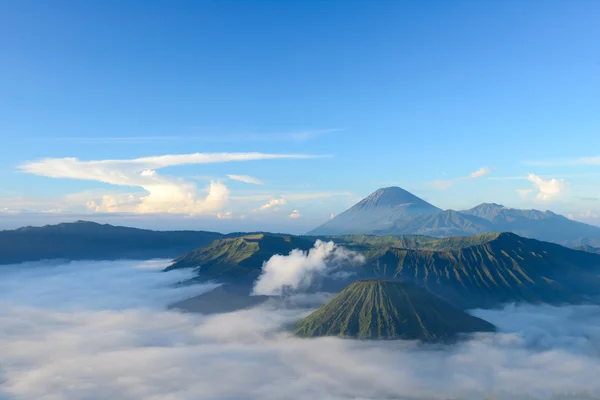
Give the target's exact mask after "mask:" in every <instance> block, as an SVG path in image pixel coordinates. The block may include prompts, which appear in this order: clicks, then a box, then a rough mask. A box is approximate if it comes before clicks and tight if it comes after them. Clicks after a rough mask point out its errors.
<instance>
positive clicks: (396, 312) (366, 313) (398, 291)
mask: <svg viewBox="0 0 600 400" xmlns="http://www.w3.org/2000/svg"><path fill="white" fill-rule="evenodd" d="M494 330H495V327H494V325H492V324H490V323H489V322H487V321H484V320H482V319H479V318H477V317H474V316H472V315H469V314H467V313H466V312H464V311H462V310H460V309H458V308H456V307H453V306H452V305H450V304H448V303H447V302H445V301H444V300H442V299H440V298H439V297H437V296H435V295H434V294H432V293H431V292H429V291H428V290H426V289H424V288H422V287H420V286H419V285H416V284H414V283H410V282H401V281H390V280H366V281H358V282H354V283H353V284H351V285H350V286H348V287H347V288H346V289H344V290H342V291H341V292H340V293H338V294H337V295H336V296H335V297H333V298H332V299H331V300H329V301H328V302H327V303H325V304H324V305H322V306H321V307H320V308H318V309H317V310H316V311H314V312H313V313H312V314H310V315H309V316H307V317H306V318H304V319H302V320H301V321H299V322H298V323H297V324H296V327H295V329H294V333H295V334H296V335H297V336H301V337H317V336H341V337H346V338H358V339H405V340H421V341H427V342H429V341H448V340H454V339H456V338H457V336H458V335H460V334H464V333H473V332H493V331H494Z"/></svg>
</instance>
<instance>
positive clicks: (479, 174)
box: [469, 167, 492, 179]
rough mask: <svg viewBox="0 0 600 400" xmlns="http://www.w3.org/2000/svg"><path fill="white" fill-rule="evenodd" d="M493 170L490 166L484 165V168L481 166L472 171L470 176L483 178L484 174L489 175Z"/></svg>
mask: <svg viewBox="0 0 600 400" xmlns="http://www.w3.org/2000/svg"><path fill="white" fill-rule="evenodd" d="M491 172H492V170H491V169H490V168H488V167H482V168H479V169H478V170H477V171H475V172H471V173H470V174H469V178H471V179H476V178H481V177H482V176H485V175H488V174H490V173H491Z"/></svg>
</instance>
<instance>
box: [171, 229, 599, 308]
mask: <svg viewBox="0 0 600 400" xmlns="http://www.w3.org/2000/svg"><path fill="white" fill-rule="evenodd" d="M315 239H316V237H296V236H288V235H269V234H258V235H249V236H242V237H238V238H230V239H223V240H218V241H215V242H213V243H212V244H211V245H209V246H206V247H204V248H201V249H198V250H195V251H193V252H190V253H187V254H184V255H183V256H181V257H180V258H178V259H177V260H175V262H174V264H173V265H172V266H171V267H169V269H173V268H186V267H187V268H190V267H198V266H200V268H199V270H198V279H200V280H206V279H216V280H219V281H222V282H230V283H240V282H248V281H252V280H254V279H256V277H258V275H259V273H260V269H261V268H262V265H263V262H264V261H266V260H268V259H269V258H270V257H271V256H272V255H274V254H288V253H289V252H290V251H291V250H292V249H295V248H300V249H302V250H308V249H310V248H311V247H312V245H313V244H314V241H315ZM330 239H331V240H333V241H335V242H337V243H339V244H343V245H344V246H345V247H347V248H348V249H350V250H354V251H358V252H360V253H362V254H363V255H364V256H365V257H366V260H367V261H366V263H365V264H364V265H362V266H359V267H352V272H354V273H355V275H354V277H353V278H352V279H353V280H356V279H361V278H387V279H402V280H406V281H413V282H417V283H419V284H421V285H423V286H425V287H426V288H428V289H429V290H430V291H432V292H433V293H435V294H437V295H439V296H441V297H443V298H444V299H446V300H447V301H450V302H451V303H452V304H454V305H456V306H459V307H461V308H477V307H495V306H498V305H500V304H502V303H506V302H531V303H542V302H544V303H552V304H560V303H574V304H575V303H584V302H586V301H587V300H588V296H595V295H598V294H599V293H600V279H599V277H598V275H599V273H600V255H597V254H591V253H586V252H582V251H576V250H573V249H568V248H565V247H562V246H559V245H556V244H552V243H546V242H540V241H537V240H534V239H526V238H522V237H519V236H517V235H515V234H511V233H493V234H483V235H474V236H458V237H450V238H442V239H436V238H431V237H426V236H404V237H391V236H390V237H377V236H365V235H358V236H356V237H353V236H340V237H331V238H330ZM403 246H410V248H404V247H403ZM326 289H327V288H326ZM331 290H333V287H331Z"/></svg>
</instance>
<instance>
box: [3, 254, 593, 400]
mask: <svg viewBox="0 0 600 400" xmlns="http://www.w3.org/2000/svg"><path fill="white" fill-rule="evenodd" d="M165 265H166V263H165ZM148 266H149V265H146V264H143V265H139V263H135V262H123V261H120V262H110V263H107V262H102V263H98V262H96V263H89V262H80V263H72V264H69V265H62V266H59V265H53V266H51V267H44V266H43V265H41V264H38V265H36V268H23V266H18V267H13V268H8V267H3V268H1V269H0V293H2V297H1V298H0V303H1V305H2V307H0V326H1V331H2V335H0V354H2V363H1V364H0V376H1V379H2V384H1V386H0V398H7V399H20V400H37V399H60V400H80V399H120V400H139V399H149V400H159V399H177V400H195V399H198V397H199V393H200V394H201V397H202V398H210V399H241V398H243V399H248V400H258V399H260V400H278V399H282V398H285V399H289V400H307V399H329V400H345V399H412V400H430V399H442V398H443V399H458V398H462V399H484V398H486V399H497V400H512V399H530V400H533V399H538V400H541V399H545V400H549V399H597V398H600V380H598V379H597V377H598V376H599V375H600V353H599V344H600V318H599V316H600V312H599V308H598V307H597V306H579V307H550V306H520V307H514V306H508V307H506V308H504V309H499V310H477V311H475V314H476V315H477V316H479V317H481V318H484V319H487V320H489V321H490V322H492V323H495V324H496V325H497V326H498V327H499V328H500V332H499V333H495V334H483V335H477V336H475V337H473V338H471V339H470V340H465V341H461V342H459V343H456V344H454V345H435V346H429V345H418V344H416V343H413V342H407V341H357V340H346V339H340V338H319V339H314V340H303V339H298V338H294V337H292V336H290V335H289V334H288V333H286V330H287V329H288V327H289V326H290V325H292V324H293V323H294V322H295V321H297V320H298V319H299V318H301V317H303V316H304V315H306V313H307V312H309V311H310V310H309V309H307V308H269V307H262V308H255V309H251V310H245V311H239V312H234V313H227V314H221V315H215V316H204V315H198V314H189V313H178V312H169V311H165V310H164V307H165V305H166V304H168V303H170V302H172V301H176V300H178V299H180V298H184V297H186V296H190V295H193V294H194V292H196V293H200V292H202V291H205V290H207V288H206V287H201V288H199V287H197V286H187V287H182V286H177V287H175V286H174V285H173V283H176V282H178V281H179V280H181V279H183V278H185V277H186V276H190V275H189V271H188V272H184V271H171V272H168V273H160V272H157V271H154V270H152V269H151V268H148ZM150 266H151V265H150ZM182 273H184V275H181V274H182ZM316 297H317V296H312V298H316ZM298 303H299V302H298ZM224 376H226V377H227V379H223V377H224Z"/></svg>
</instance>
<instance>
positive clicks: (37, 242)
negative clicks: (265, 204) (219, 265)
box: [0, 221, 223, 264]
mask: <svg viewBox="0 0 600 400" xmlns="http://www.w3.org/2000/svg"><path fill="white" fill-rule="evenodd" d="M221 237H223V235H221V234H220V233H216V232H203V231H151V230H147V229H136V228H126V227H122V226H112V225H107V224H106V225H102V224H98V223H95V222H86V221H78V222H73V223H63V224H58V225H47V226H42V227H24V228H20V229H15V230H7V231H0V264H12V263H19V262H25V261H37V260H43V259H59V258H60V259H68V260H113V259H118V258H138V259H139V258H142V259H143V258H156V257H159V258H163V257H164V258H167V257H176V256H177V255H178V254H181V253H182V252H184V251H189V250H192V249H194V248H198V247H201V246H205V245H207V244H209V243H211V242H212V241H213V240H215V239H219V238H221Z"/></svg>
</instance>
